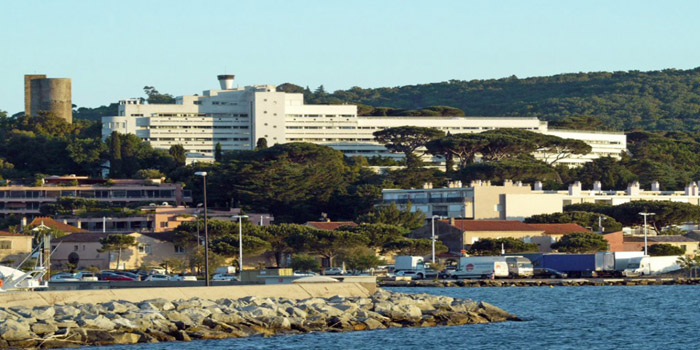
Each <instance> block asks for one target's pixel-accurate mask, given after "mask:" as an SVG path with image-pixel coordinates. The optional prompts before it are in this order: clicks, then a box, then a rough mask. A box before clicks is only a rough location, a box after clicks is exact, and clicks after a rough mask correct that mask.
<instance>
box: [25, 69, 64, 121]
mask: <svg viewBox="0 0 700 350" xmlns="http://www.w3.org/2000/svg"><path fill="white" fill-rule="evenodd" d="M30 84H31V88H30V90H31V92H30V95H31V99H30V101H31V102H30V107H29V108H30V111H29V112H30V115H37V114H38V113H39V112H40V111H46V112H50V113H53V114H55V115H56V116H58V117H60V118H63V119H64V120H65V121H67V122H69V123H72V122H73V103H72V101H71V80H70V79H68V78H48V79H46V78H44V79H32V80H31V82H30Z"/></svg>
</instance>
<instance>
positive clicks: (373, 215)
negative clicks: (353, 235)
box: [357, 202, 425, 230]
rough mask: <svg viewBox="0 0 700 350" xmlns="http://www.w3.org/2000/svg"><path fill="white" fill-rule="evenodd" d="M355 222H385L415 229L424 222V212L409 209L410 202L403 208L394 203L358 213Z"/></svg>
mask: <svg viewBox="0 0 700 350" xmlns="http://www.w3.org/2000/svg"><path fill="white" fill-rule="evenodd" d="M357 222H359V223H366V224H386V225H394V226H399V227H403V228H405V229H408V230H414V229H417V228H419V227H421V226H423V225H424V224H425V213H423V212H422V211H420V210H417V211H411V203H408V204H406V207H405V208H404V209H399V207H398V206H396V203H393V202H392V203H391V204H389V205H385V206H379V207H375V208H374V209H373V210H372V211H371V212H369V213H367V214H364V215H360V216H359V217H358V218H357Z"/></svg>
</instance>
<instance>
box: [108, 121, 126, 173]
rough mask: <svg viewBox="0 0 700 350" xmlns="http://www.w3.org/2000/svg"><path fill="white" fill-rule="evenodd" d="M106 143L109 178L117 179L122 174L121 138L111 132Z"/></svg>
mask: <svg viewBox="0 0 700 350" xmlns="http://www.w3.org/2000/svg"><path fill="white" fill-rule="evenodd" d="M107 141H108V142H109V176H110V177H112V178H115V177H119V176H120V175H121V173H122V172H121V165H122V144H121V137H119V133H118V132H116V131H112V134H111V135H110V136H109V139H108V140H107Z"/></svg>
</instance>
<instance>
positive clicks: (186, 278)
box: [170, 274, 197, 282]
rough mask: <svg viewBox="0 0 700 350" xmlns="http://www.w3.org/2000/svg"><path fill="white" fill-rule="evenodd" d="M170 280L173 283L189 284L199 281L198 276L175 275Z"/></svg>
mask: <svg viewBox="0 0 700 350" xmlns="http://www.w3.org/2000/svg"><path fill="white" fill-rule="evenodd" d="M170 280H171V281H188V282H192V281H196V280H197V277H196V276H189V275H182V274H178V275H173V276H172V277H170Z"/></svg>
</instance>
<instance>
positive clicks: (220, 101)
mask: <svg viewBox="0 0 700 350" xmlns="http://www.w3.org/2000/svg"><path fill="white" fill-rule="evenodd" d="M219 82H220V84H221V89H220V90H206V91H204V92H203V93H202V95H201V96H199V95H187V96H179V97H177V99H176V103H175V104H144V103H143V102H142V100H141V99H126V100H122V101H119V112H118V115H117V116H110V117H103V118H102V136H103V138H107V137H108V136H109V135H110V134H111V133H112V132H114V131H116V132H119V133H122V134H126V133H130V134H135V135H137V136H138V137H140V138H141V139H143V140H145V141H148V142H150V143H151V145H152V146H153V147H154V148H160V149H168V148H170V147H171V146H173V145H178V144H180V145H183V147H184V148H185V150H186V151H187V157H188V162H193V161H212V160H213V157H214V150H215V147H216V144H220V145H221V148H222V150H225V151H234V150H251V149H254V148H255V145H256V142H257V140H258V139H261V138H262V139H265V140H266V141H267V144H268V145H274V144H278V143H287V142H310V143H314V144H321V145H326V146H329V147H332V148H334V149H337V150H340V151H342V152H343V153H344V154H346V155H348V156H353V155H362V156H366V157H373V156H383V157H390V158H395V159H401V158H403V154H400V153H392V152H389V151H388V150H387V149H386V148H385V147H384V146H383V145H381V144H378V143H377V142H375V141H374V136H373V133H374V132H375V131H379V130H383V129H386V128H392V127H399V126H407V125H410V126H421V127H432V128H438V129H440V130H443V131H445V132H446V133H447V132H449V133H451V134H460V133H476V132H483V131H487V130H493V129H498V128H518V129H522V130H529V131H533V132H540V133H545V134H551V135H556V136H560V137H566V138H573V139H578V140H582V141H584V142H586V143H588V144H589V145H591V147H592V149H593V150H592V152H591V153H590V154H588V155H585V156H576V155H573V156H570V157H568V158H566V159H563V160H561V161H560V162H561V163H563V164H568V165H571V166H576V165H580V164H581V163H584V162H587V161H590V160H591V159H595V158H598V157H603V156H611V157H618V158H619V156H620V154H621V153H622V152H625V150H626V147H627V142H626V137H625V135H624V134H623V133H607V132H583V131H567V130H550V129H548V127H547V122H544V121H540V120H538V119H537V118H534V117H458V116H453V117H451V116H447V117H409V116H407V117H384V116H358V115H357V106H355V105H309V104H305V103H304V96H303V94H299V93H285V92H278V91H277V90H276V87H275V86H274V85H253V86H246V87H243V88H238V87H235V88H234V87H233V76H230V75H223V76H219ZM535 156H536V157H539V158H541V159H543V155H541V154H537V153H535ZM426 160H432V161H434V162H440V161H441V160H440V159H439V158H430V157H427V158H426Z"/></svg>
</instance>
